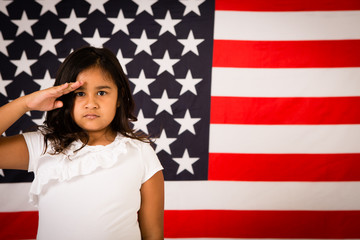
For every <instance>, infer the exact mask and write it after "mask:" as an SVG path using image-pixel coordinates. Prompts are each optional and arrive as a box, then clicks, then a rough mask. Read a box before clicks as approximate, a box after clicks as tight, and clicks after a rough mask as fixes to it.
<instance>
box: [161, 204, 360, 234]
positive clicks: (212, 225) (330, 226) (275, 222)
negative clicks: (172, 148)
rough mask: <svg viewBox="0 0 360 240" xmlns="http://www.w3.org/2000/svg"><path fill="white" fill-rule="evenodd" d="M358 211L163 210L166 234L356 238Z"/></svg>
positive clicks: (359, 216) (359, 218) (358, 219)
mask: <svg viewBox="0 0 360 240" xmlns="http://www.w3.org/2000/svg"><path fill="white" fill-rule="evenodd" d="M359 226H360V211H221V210H196V211H195V210H193V211H191V210H188V211H176V210H174V211H169V210H168V211H165V237H166V238H187V237H193V238H201V237H204V238H359V237H360V228H359Z"/></svg>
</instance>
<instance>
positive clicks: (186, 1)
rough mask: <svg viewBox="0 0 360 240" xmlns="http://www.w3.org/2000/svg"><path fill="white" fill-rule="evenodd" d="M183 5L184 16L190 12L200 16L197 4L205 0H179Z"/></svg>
mask: <svg viewBox="0 0 360 240" xmlns="http://www.w3.org/2000/svg"><path fill="white" fill-rule="evenodd" d="M179 1H180V2H181V3H182V4H183V5H185V11H184V16H185V15H186V14H188V13H190V12H194V13H196V14H197V15H199V16H201V14H200V9H199V6H200V5H201V4H202V3H203V2H205V0H179Z"/></svg>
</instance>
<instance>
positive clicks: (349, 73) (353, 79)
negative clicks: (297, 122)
mask: <svg viewBox="0 0 360 240" xmlns="http://www.w3.org/2000/svg"><path fill="white" fill-rule="evenodd" d="M359 76H360V68H230V67H223V68H218V67H214V68H213V69H212V82H211V85H212V88H211V95H212V96H222V97H345V96H346V97H350V96H360V84H359Z"/></svg>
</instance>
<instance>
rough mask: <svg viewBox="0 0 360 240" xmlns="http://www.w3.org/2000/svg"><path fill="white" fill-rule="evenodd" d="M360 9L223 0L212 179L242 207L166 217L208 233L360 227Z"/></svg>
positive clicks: (282, 234)
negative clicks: (199, 226)
mask: <svg viewBox="0 0 360 240" xmlns="http://www.w3.org/2000/svg"><path fill="white" fill-rule="evenodd" d="M359 9H360V3H359V2H358V1H352V0H350V1H332V0H321V1H316V2H310V1H297V0H295V1H282V0H275V1H270V2H269V1H262V0H255V1H233V0H218V1H216V3H215V10H216V11H215V28H214V46H213V69H212V90H211V112H210V114H211V116H210V145H209V152H210V153H209V170H208V180H209V182H212V183H213V184H214V185H215V183H216V185H217V184H219V185H220V186H221V187H219V188H224V189H227V190H228V191H230V193H228V194H224V193H223V192H221V191H220V192H221V194H224V199H222V198H221V197H218V198H217V197H216V196H212V197H213V198H215V199H217V201H219V202H223V205H225V206H226V205H229V203H228V201H226V200H225V199H227V198H229V199H234V201H235V202H237V203H238V206H239V207H237V208H231V209H228V208H216V207H215V206H213V207H209V208H206V207H207V205H205V206H204V207H203V208H202V209H201V208H199V209H193V208H190V209H188V213H187V214H185V213H182V212H180V211H175V209H174V211H173V212H171V216H166V217H168V218H169V219H170V217H171V219H173V220H174V221H179V226H180V225H181V226H182V228H184V229H187V228H188V229H190V230H189V231H191V229H192V227H193V226H196V222H199V221H200V222H201V221H203V222H206V224H208V225H209V226H212V227H210V229H211V230H208V231H204V232H203V233H201V234H199V235H198V236H199V237H200V236H201V237H208V238H210V237H215V238H225V237H228V238H256V239H260V238H266V239H267V238H269V239H272V238H287V239H302V238H303V239H308V238H322V239H332V238H359V237H360V231H359V230H358V228H357V227H356V225H358V224H359V220H360V206H358V205H357V204H356V203H355V202H357V201H359V197H360V196H359V191H357V189H358V187H357V185H358V184H359V180H360V177H359V176H360V172H359V171H358V170H357V169H359V159H360V154H359V153H360V145H359V144H358V143H359V142H360V138H359V137H358V136H359V135H360V122H359V120H360V118H359V116H360V113H359V110H358V109H359V108H358V107H357V106H358V105H359V96H360V84H359V80H360V79H359V73H360V68H359V67H360V59H359V58H358V57H357V56H359V53H360V40H359V39H360V37H359V29H358V28H357V24H355V23H356V22H360V11H359ZM355 28H357V29H355ZM229 182H231V184H228V183H229ZM245 186H246V187H245ZM247 187H248V189H247ZM212 189H216V191H217V190H218V188H214V187H212ZM345 189H346V190H345ZM343 191H349V194H350V192H352V193H351V194H350V195H351V196H350V195H347V194H345V193H344V192H343ZM199 194H204V193H199ZM205 196H208V195H205ZM244 196H246V197H244ZM209 197H210V196H209ZM329 199H332V200H331V203H330V201H329ZM345 199H346V200H345ZM350 199H352V200H351V201H354V202H353V204H352V203H350V202H348V200H350ZM344 200H345V201H346V202H344ZM267 202H269V205H267ZM270 202H271V203H270ZM167 214H170V212H167ZM195 215H196V216H200V215H203V216H202V218H201V219H196V216H195ZM215 216H216V217H215ZM213 217H214V218H218V219H221V220H219V221H218V222H220V223H221V227H220V229H222V230H223V232H221V233H219V232H217V231H219V228H215V227H214V225H212V220H211V219H212V218H213ZM194 219H195V220H194ZM226 219H231V220H229V221H227V220H226ZM233 224H234V225H233ZM235 225H236V226H235ZM235 229H236V230H235ZM212 230H213V231H212ZM194 234H196V233H191V234H190V233H189V234H188V235H187V234H184V235H183V236H180V237H184V238H185V237H190V236H194Z"/></svg>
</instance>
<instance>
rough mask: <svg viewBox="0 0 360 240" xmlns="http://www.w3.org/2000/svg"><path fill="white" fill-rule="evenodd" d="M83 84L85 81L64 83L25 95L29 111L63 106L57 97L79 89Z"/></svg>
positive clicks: (48, 109)
mask: <svg viewBox="0 0 360 240" xmlns="http://www.w3.org/2000/svg"><path fill="white" fill-rule="evenodd" d="M83 84H84V83H83V82H81V81H79V82H74V83H65V84H63V85H59V86H55V87H51V88H48V89H44V90H40V91H37V92H33V93H32V94H29V95H26V96H24V98H25V99H24V100H25V104H26V108H27V110H28V111H33V110H37V111H51V110H54V109H56V108H61V107H62V106H63V102H61V101H59V100H56V99H57V98H59V97H61V96H62V95H65V94H68V93H70V92H72V91H74V90H76V89H78V88H79V87H81V86H82V85H83Z"/></svg>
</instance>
